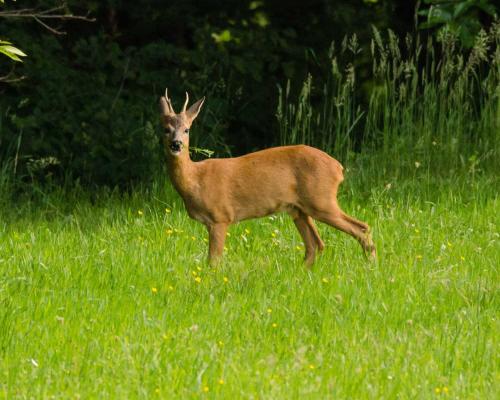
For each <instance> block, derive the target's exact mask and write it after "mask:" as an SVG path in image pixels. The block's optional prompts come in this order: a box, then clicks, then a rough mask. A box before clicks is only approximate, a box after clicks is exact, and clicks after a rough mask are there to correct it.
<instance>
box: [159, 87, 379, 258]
mask: <svg viewBox="0 0 500 400" xmlns="http://www.w3.org/2000/svg"><path fill="white" fill-rule="evenodd" d="M186 97H187V94H186ZM203 100H204V99H202V100H199V101H198V102H196V103H195V104H194V105H193V106H191V107H190V108H189V109H188V110H186V105H187V100H186V103H185V106H184V109H183V111H182V112H181V113H179V114H175V113H174V111H173V107H172V105H171V102H170V100H169V99H168V96H165V97H162V98H161V100H160V104H161V109H162V114H163V115H162V116H163V123H164V126H165V128H166V135H165V138H164V144H165V150H166V153H167V163H168V172H169V175H170V179H171V181H172V183H173V185H174V187H175V189H176V190H177V191H178V192H179V194H180V196H181V197H182V199H183V201H184V204H185V206H186V209H187V212H188V214H189V216H190V217H191V218H193V219H195V220H197V221H199V222H201V223H203V224H204V225H205V226H206V227H207V229H208V232H209V259H210V261H211V262H213V261H216V260H217V259H218V258H220V256H221V255H222V250H223V247H224V240H225V237H226V231H227V228H228V226H229V225H230V224H233V223H235V222H238V221H241V220H245V219H249V218H258V217H264V216H266V215H269V214H273V213H276V212H280V211H286V212H288V213H289V214H290V215H291V217H292V218H293V220H294V223H295V225H296V227H297V229H298V231H299V233H300V235H301V236H302V239H303V241H304V245H305V249H306V252H305V261H306V263H307V264H308V265H311V264H312V263H313V262H314V258H315V253H316V250H319V251H321V250H323V248H324V244H323V241H322V240H321V238H320V236H319V233H318V230H317V229H316V226H315V225H314V222H313V218H314V219H317V220H319V221H321V222H324V223H327V224H329V225H331V226H333V227H335V228H337V229H339V230H341V231H343V232H346V233H348V234H350V235H352V236H353V237H355V238H356V239H357V240H358V241H359V243H360V244H361V246H362V247H363V249H364V250H365V252H367V253H369V255H370V256H372V257H375V246H374V244H373V241H372V239H371V235H370V229H369V227H368V225H367V224H365V223H364V222H361V221H358V220H356V219H354V218H352V217H350V216H348V215H346V214H345V213H344V212H343V211H342V210H341V209H340V207H339V205H338V203H337V190H338V187H339V185H340V183H341V182H342V181H343V179H344V177H343V168H342V165H340V163H339V162H338V161H337V160H335V159H334V158H332V157H330V156H329V155H328V154H326V153H324V152H323V151H321V150H318V149H315V148H313V147H309V146H304V145H299V146H283V147H274V148H271V149H267V150H262V151H257V152H255V153H250V154H247V155H245V156H242V157H235V158H225V159H208V160H205V161H200V162H192V161H191V159H190V157H189V151H188V149H189V135H188V134H186V133H185V130H186V129H189V127H190V126H191V123H192V122H193V120H194V119H195V118H196V116H197V115H198V112H199V111H200V109H201V106H202V104H203ZM173 141H182V149H181V151H180V152H179V153H175V154H174V152H172V151H170V147H169V146H170V145H171V144H172V142H173Z"/></svg>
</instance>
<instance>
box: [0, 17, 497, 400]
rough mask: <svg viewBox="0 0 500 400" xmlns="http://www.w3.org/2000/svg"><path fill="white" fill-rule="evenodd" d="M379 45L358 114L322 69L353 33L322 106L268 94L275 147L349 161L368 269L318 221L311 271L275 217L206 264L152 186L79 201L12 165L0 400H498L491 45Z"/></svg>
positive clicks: (164, 193) (249, 228)
mask: <svg viewBox="0 0 500 400" xmlns="http://www.w3.org/2000/svg"><path fill="white" fill-rule="evenodd" d="M374 36H375V38H374V41H373V42H372V48H371V51H372V56H373V71H374V76H375V79H376V80H375V82H374V86H373V87H372V88H370V93H371V95H370V97H369V102H368V105H366V104H365V105H364V108H362V106H361V105H360V104H358V103H356V101H357V100H356V99H357V95H356V91H355V90H354V86H355V80H356V78H355V77H356V74H355V71H354V67H353V66H352V64H346V63H345V62H344V63H343V64H342V65H343V66H342V68H340V67H339V63H338V60H337V56H336V55H335V54H337V53H340V55H343V57H345V56H346V54H348V53H352V54H351V56H352V57H355V56H356V55H357V54H359V51H360V50H359V48H358V47H357V39H356V37H355V36H353V37H351V38H350V39H346V40H345V41H344V42H343V43H342V45H341V49H340V51H337V53H335V54H334V52H333V49H332V60H331V61H332V71H331V76H330V78H329V80H328V82H327V84H325V86H324V87H323V88H317V87H315V86H314V82H315V81H314V80H313V79H312V77H308V78H307V79H306V80H305V82H304V85H303V87H302V91H301V92H300V94H299V95H298V97H297V98H294V96H293V94H292V93H291V91H290V86H287V87H285V88H284V89H283V90H281V91H280V93H279V100H278V101H277V103H278V108H277V110H276V117H277V121H278V127H277V131H276V132H273V134H275V135H276V137H277V138H279V140H277V141H276V142H277V143H281V144H288V143H307V144H311V145H314V146H316V147H319V148H321V149H323V150H325V151H328V152H329V153H331V154H332V155H334V156H336V157H337V158H338V159H339V160H340V161H341V162H342V163H343V164H344V166H345V167H346V169H345V172H346V179H345V181H344V183H343V184H342V186H341V189H340V194H339V201H340V204H341V206H342V208H343V209H344V210H345V211H346V212H347V213H348V214H350V215H352V216H354V217H357V218H359V219H361V220H363V221H366V222H367V223H368V224H370V225H371V227H372V229H373V236H374V240H375V243H376V245H377V248H378V260H377V261H376V262H369V261H367V260H366V258H365V257H364V255H363V254H362V251H361V249H360V247H359V245H358V243H356V242H355V240H354V239H352V238H351V237H348V236H347V235H345V234H343V233H340V232H338V231H336V230H334V229H333V228H331V227H329V226H325V225H321V224H320V225H319V229H320V233H321V236H322V238H323V240H324V241H325V244H326V248H325V250H324V252H323V253H322V254H321V255H320V256H319V258H318V259H317V261H316V263H315V265H314V266H313V268H312V269H310V270H309V269H306V268H305V267H304V265H303V263H302V259H303V256H304V249H303V244H302V242H301V239H300V236H299V234H298V233H297V232H296V230H295V227H294V225H293V223H292V221H291V220H290V218H289V217H288V216H286V215H276V216H271V217H267V218H263V219H259V220H251V221H245V222H242V223H240V224H238V225H235V226H232V227H231V228H230V230H229V234H228V237H227V242H226V249H225V256H224V260H223V262H222V263H221V264H220V265H218V266H216V267H209V266H208V264H207V263H206V257H207V233H206V230H205V228H204V227H203V226H202V225H200V224H198V223H196V222H194V221H192V220H190V219H189V218H188V215H187V213H186V212H185V210H184V206H183V204H182V203H181V201H180V198H179V196H178V195H177V194H176V193H175V191H174V190H173V189H172V187H171V185H170V183H169V182H168V181H167V180H166V178H165V174H164V173H163V175H160V174H159V177H157V178H156V179H153V183H152V184H151V185H147V184H144V186H141V187H137V186H136V187H135V188H134V189H133V190H129V191H119V190H118V189H116V190H110V189H104V188H99V189H95V190H88V188H82V187H80V186H79V185H78V184H74V182H72V184H71V185H68V186H65V185H62V186H59V185H58V184H56V183H54V184H50V181H49V184H46V185H39V184H37V183H36V182H35V183H33V180H34V179H35V178H36V176H31V177H29V176H28V177H27V176H25V177H21V178H22V179H19V177H18V176H15V174H16V165H17V164H16V162H17V156H16V157H12V159H11V160H7V162H4V163H3V165H2V167H1V168H0V398H5V399H30V398H119V399H128V398H153V399H154V398H163V399H175V398H179V399H186V398H197V399H198V398H202V399H203V398H207V399H208V398H212V399H239V398H242V399H296V398H301V399H302V398H306V399H309V398H310V399H446V398H449V399H497V398H499V397H500V389H499V378H500V369H499V358H498V336H499V332H500V330H499V328H500V324H499V320H498V316H499V314H498V310H499V307H500V304H499V298H498V290H499V283H500V281H499V278H498V277H499V271H498V269H499V265H500V243H499V242H500V230H499V222H500V218H499V210H500V204H499V203H500V202H499V197H498V187H499V183H500V182H499V176H498V171H499V170H500V166H499V160H500V156H499V154H500V150H499V149H500V147H499V144H500V140H499V131H500V130H499V126H500V118H499V116H500V102H499V98H500V92H499V90H500V89H499V88H500V85H499V81H500V68H499V65H500V51H498V44H499V43H500V26H499V25H498V23H496V24H495V25H494V27H493V28H492V29H491V31H490V32H489V33H488V34H486V33H484V32H482V33H481V34H480V35H479V36H478V38H477V42H476V45H475V47H474V48H473V49H472V50H471V51H470V52H469V53H468V56H467V57H464V55H463V53H462V52H461V51H459V50H457V46H456V44H455V42H454V41H453V38H448V39H447V38H444V40H442V41H441V43H440V46H441V47H440V48H439V51H436V54H434V52H433V51H434V50H433V49H434V47H433V46H434V44H432V43H431V44H428V45H427V47H426V50H427V51H426V52H423V51H422V45H421V44H420V43H419V42H418V41H417V42H416V43H414V42H411V41H410V40H409V39H408V38H407V40H406V42H405V43H406V45H407V48H406V50H405V51H401V48H402V45H401V44H400V43H402V42H403V40H400V41H398V39H397V38H396V37H395V36H394V35H393V34H392V35H391V33H390V32H389V39H387V41H386V42H384V41H383V39H382V38H381V36H380V33H379V32H377V31H376V30H375V31H374ZM412 49H413V50H412ZM402 54H403V55H402ZM424 56H425V57H426V59H425V60H423V59H422V58H423V57H424ZM422 65H424V66H425V67H422ZM318 90H319V91H321V98H322V99H324V101H323V103H321V104H319V105H318V101H317V97H318ZM361 122H363V123H361ZM196 129H199V131H200V132H201V131H202V127H200V128H196ZM196 129H194V132H193V134H192V135H193V136H194V137H196V135H197V134H198V131H197V130H196Z"/></svg>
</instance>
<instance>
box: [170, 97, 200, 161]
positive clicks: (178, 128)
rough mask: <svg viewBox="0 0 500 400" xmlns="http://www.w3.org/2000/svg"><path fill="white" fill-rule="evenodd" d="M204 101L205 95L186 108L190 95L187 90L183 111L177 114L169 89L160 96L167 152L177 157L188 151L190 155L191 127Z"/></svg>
mask: <svg viewBox="0 0 500 400" xmlns="http://www.w3.org/2000/svg"><path fill="white" fill-rule="evenodd" d="M204 101H205V97H202V98H201V99H200V100H198V101H197V102H196V103H194V104H193V105H192V106H191V107H189V108H188V109H186V107H187V106H188V103H189V95H188V94H187V92H186V101H185V102H184V106H183V107H182V111H181V112H180V113H179V114H176V113H175V111H174V108H173V107H172V102H171V101H170V99H169V98H168V89H165V96H163V97H161V98H160V109H161V113H162V124H163V127H164V129H165V135H164V137H163V144H164V146H165V151H166V152H167V154H170V155H172V156H174V157H177V156H179V155H180V154H182V153H184V152H186V153H187V154H188V155H189V129H190V128H191V124H192V123H193V121H194V119H195V118H196V117H197V116H198V113H199V112H200V109H201V106H202V105H203V102H204Z"/></svg>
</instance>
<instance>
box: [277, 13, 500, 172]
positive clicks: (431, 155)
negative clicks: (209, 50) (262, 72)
mask: <svg viewBox="0 0 500 400" xmlns="http://www.w3.org/2000/svg"><path fill="white" fill-rule="evenodd" d="M499 43H500V22H498V21H497V22H496V23H495V24H494V25H493V26H492V27H491V29H490V30H489V31H488V32H485V31H481V32H480V33H479V35H478V36H477V38H476V44H475V46H474V48H473V49H472V50H471V51H469V52H467V53H466V52H464V51H463V50H462V49H460V48H459V47H458V45H457V42H456V39H455V38H454V37H453V36H451V35H445V36H442V37H441V38H440V40H439V41H437V42H434V41H433V40H432V39H429V40H428V41H427V43H425V44H422V43H421V42H420V40H419V39H418V38H417V39H413V38H412V37H411V36H408V37H407V38H406V39H405V40H404V43H401V40H400V39H399V38H398V37H397V36H396V35H395V34H394V33H393V32H391V31H389V32H388V34H387V38H384V37H383V35H382V34H381V33H380V32H379V31H377V29H376V28H373V39H372V42H371V49H370V50H371V61H372V66H373V76H374V78H375V85H374V86H373V87H371V88H369V95H368V96H367V98H368V101H367V102H366V103H365V104H362V103H361V102H360V101H359V100H358V98H359V96H360V92H362V90H361V89H363V88H359V87H357V81H356V70H355V67H354V64H353V63H348V64H347V65H346V67H345V69H344V70H341V68H340V67H339V64H341V62H340V61H342V60H343V59H344V58H354V59H356V57H357V56H358V55H359V54H360V53H361V49H359V46H358V44H357V40H356V37H355V36H353V37H352V38H350V39H346V40H344V42H343V43H342V46H341V48H340V51H339V52H335V51H334V47H333V46H332V50H331V52H330V56H331V70H330V74H329V78H328V80H327V82H326V84H325V85H324V86H323V87H320V88H315V87H314V84H313V82H314V80H313V77H311V76H308V77H307V79H306V80H305V82H304V84H303V86H302V90H301V92H300V94H299V96H298V98H297V99H296V100H293V99H292V96H291V94H290V85H288V86H287V87H286V88H285V90H280V95H279V103H278V108H277V113H276V116H277V119H278V123H279V140H280V143H281V144H292V143H293V144H295V143H306V144H310V145H314V146H317V147H320V148H322V149H324V150H325V151H328V152H330V153H332V154H334V155H336V156H337V157H338V158H339V159H340V160H342V161H344V162H350V161H353V155H354V152H358V153H359V152H360V150H361V152H360V153H362V154H365V155H367V154H368V155H369V159H370V160H371V161H370V162H371V163H373V165H372V167H373V168H375V169H377V168H378V170H379V171H380V172H381V173H382V175H385V174H386V171H387V170H390V169H397V170H398V171H400V172H401V173H404V171H408V170H412V169H415V168H419V167H424V168H425V167H427V168H429V169H432V170H433V173H436V172H439V171H447V172H450V171H456V170H462V171H465V172H467V173H470V174H472V175H474V174H475V173H477V172H478V171H479V170H480V169H481V168H488V167H491V168H497V167H498V165H499V162H498V160H499V155H500V153H499V132H500V88H499V84H500V46H499ZM318 95H319V96H320V98H321V100H320V101H317V102H314V101H313V100H312V99H314V98H315V97H318ZM375 153H376V154H375ZM365 161H366V160H365ZM373 172H375V173H376V171H373Z"/></svg>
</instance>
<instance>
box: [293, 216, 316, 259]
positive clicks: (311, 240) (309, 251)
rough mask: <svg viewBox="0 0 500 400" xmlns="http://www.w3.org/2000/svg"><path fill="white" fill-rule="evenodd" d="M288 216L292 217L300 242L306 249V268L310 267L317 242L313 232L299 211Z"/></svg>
mask: <svg viewBox="0 0 500 400" xmlns="http://www.w3.org/2000/svg"><path fill="white" fill-rule="evenodd" d="M290 215H291V216H292V218H293V222H294V224H295V226H296V227H297V230H298V231H299V233H300V236H301V237H302V240H303V241H304V246H305V248H306V254H305V257H304V261H305V263H306V265H307V266H311V265H312V264H313V263H314V258H315V256H316V247H317V242H316V237H315V235H314V232H313V230H312V229H311V226H310V225H309V221H308V216H307V215H305V214H304V213H303V212H301V211H299V210H296V211H295V212H293V213H290ZM318 237H319V236H318ZM320 240H321V239H320Z"/></svg>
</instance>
